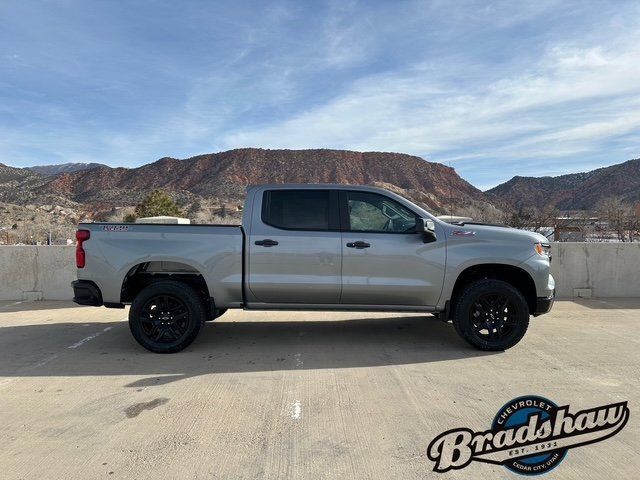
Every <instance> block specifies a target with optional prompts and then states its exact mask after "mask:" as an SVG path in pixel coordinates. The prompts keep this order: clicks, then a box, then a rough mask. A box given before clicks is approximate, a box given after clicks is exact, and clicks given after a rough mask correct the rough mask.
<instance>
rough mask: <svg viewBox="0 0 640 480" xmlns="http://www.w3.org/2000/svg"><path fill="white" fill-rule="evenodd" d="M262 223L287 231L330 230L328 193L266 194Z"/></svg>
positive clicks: (281, 192)
mask: <svg viewBox="0 0 640 480" xmlns="http://www.w3.org/2000/svg"><path fill="white" fill-rule="evenodd" d="M262 221H263V222H264V223H266V224H267V225H271V226H273V227H278V228H284V229H287V230H329V191H328V190H269V191H266V192H265V193H264V197H263V199H262Z"/></svg>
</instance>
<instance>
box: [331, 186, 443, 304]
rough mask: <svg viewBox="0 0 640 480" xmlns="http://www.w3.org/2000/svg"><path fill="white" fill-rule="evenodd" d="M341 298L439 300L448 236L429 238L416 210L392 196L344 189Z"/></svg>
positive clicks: (357, 300) (411, 301)
mask: <svg viewBox="0 0 640 480" xmlns="http://www.w3.org/2000/svg"><path fill="white" fill-rule="evenodd" d="M340 208H341V220H342V229H343V232H342V296H341V303H343V304H365V305H366V304H372V305H416V306H434V305H436V303H437V301H438V298H439V297H440V292H441V290H442V284H443V281H444V268H445V241H444V239H443V238H439V239H437V240H436V241H434V242H430V243H425V242H424V236H423V234H422V233H416V221H417V218H418V217H417V215H416V214H415V213H414V212H412V211H411V210H410V209H409V208H407V207H405V206H404V205H401V204H400V203H399V202H397V201H395V200H394V199H392V198H390V197H387V196H386V195H382V194H378V193H370V192H365V191H358V190H353V191H341V192H340Z"/></svg>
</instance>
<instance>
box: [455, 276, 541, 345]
mask: <svg viewBox="0 0 640 480" xmlns="http://www.w3.org/2000/svg"><path fill="white" fill-rule="evenodd" d="M453 325H454V326H455V328H456V331H457V332H458V334H459V335H460V336H461V337H462V338H463V339H465V340H466V341H467V342H469V343H470V344H471V345H473V346H474V347H476V348H479V349H481V350H492V351H499V350H506V349H508V348H511V347H513V346H514V345H516V344H517V343H518V342H519V341H520V340H521V339H522V337H523V336H524V334H525V333H526V331H527V328H528V327H529V305H528V304H527V301H526V300H525V298H524V296H523V295H522V293H521V292H520V291H519V290H518V289H517V288H515V287H514V286H513V285H511V284H509V283H507V282H505V281H502V280H493V279H482V280H477V281H475V282H472V283H470V284H469V285H467V286H466V287H465V288H464V289H463V290H462V291H461V292H460V293H459V294H458V295H457V298H456V299H455V301H454V302H453Z"/></svg>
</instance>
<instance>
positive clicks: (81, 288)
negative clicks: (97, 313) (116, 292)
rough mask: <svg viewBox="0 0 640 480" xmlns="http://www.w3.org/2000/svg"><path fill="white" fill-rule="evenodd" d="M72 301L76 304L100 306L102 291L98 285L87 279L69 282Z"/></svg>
mask: <svg viewBox="0 0 640 480" xmlns="http://www.w3.org/2000/svg"><path fill="white" fill-rule="evenodd" d="M71 287H72V288H73V301H74V302H75V303H77V304H78V305H91V306H92V307H100V306H102V293H101V292H100V289H99V288H98V286H97V285H96V284H95V283H93V282H91V281H89V280H76V281H74V282H71Z"/></svg>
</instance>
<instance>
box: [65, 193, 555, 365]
mask: <svg viewBox="0 0 640 480" xmlns="http://www.w3.org/2000/svg"><path fill="white" fill-rule="evenodd" d="M76 238H77V246H76V263H77V267H78V280H77V281H74V282H73V283H72V286H73V290H74V301H75V302H76V303H78V304H80V305H94V306H101V305H104V306H105V307H108V308H123V307H124V306H125V305H126V304H131V308H130V311H129V325H130V328H131V332H132V333H133V336H134V337H135V339H136V340H137V341H138V342H139V343H140V344H141V345H142V346H143V347H145V348H147V349H148V350H151V351H153V352H158V353H171V352H177V351H180V350H182V349H184V348H185V347H186V346H188V345H189V344H190V343H191V342H192V341H193V340H194V339H195V338H196V336H197V334H198V332H199V331H200V328H201V327H202V325H203V323H204V322H205V321H207V320H213V319H215V318H216V317H218V316H220V315H222V314H223V313H224V312H225V310H227V309H228V308H244V309H251V310H267V309H274V310H285V309H287V310H305V309H309V310H387V311H420V312H430V313H432V314H434V315H436V316H438V317H440V318H441V319H443V320H446V321H448V320H452V322H453V325H454V327H455V329H456V331H457V332H458V333H459V334H460V335H461V336H462V338H464V339H465V340H466V341H467V342H469V343H470V344H472V345H473V346H475V347H477V348H480V349H483V350H504V349H507V348H510V347H512V346H513V345H515V344H516V343H518V342H519V341H520V339H521V338H522V337H523V336H524V334H525V332H526V330H527V327H528V324H529V316H530V315H534V316H536V315H540V314H543V313H546V312H548V311H549V310H550V309H551V306H552V304H553V299H554V292H555V288H554V287H555V285H554V280H553V277H552V276H551V275H550V273H549V263H550V261H551V255H550V251H549V245H548V244H547V243H546V239H545V237H543V236H541V235H538V234H536V233H532V232H527V231H523V230H516V229H512V228H507V227H501V226H489V225H481V224H471V223H466V224H465V223H459V224H448V223H444V222H442V221H441V220H438V219H437V218H436V217H434V216H433V215H431V214H430V213H428V212H426V211H425V210H423V209H422V208H420V207H418V206H417V205H414V204H413V203H411V202H410V201H408V200H406V199H404V198H402V197H400V196H398V195H396V194H394V193H391V192H389V191H386V190H383V189H379V188H374V187H368V186H347V185H310V184H304V185H260V186H253V187H249V188H248V189H247V198H246V202H245V207H244V211H243V219H242V225H238V226H229V225H157V224H114V223H83V224H80V225H79V229H78V231H77V234H76Z"/></svg>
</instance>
